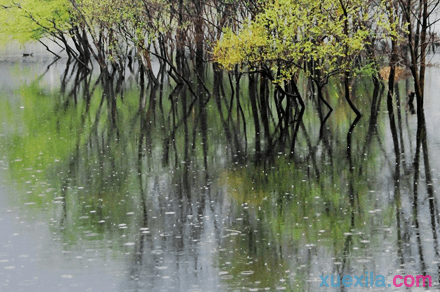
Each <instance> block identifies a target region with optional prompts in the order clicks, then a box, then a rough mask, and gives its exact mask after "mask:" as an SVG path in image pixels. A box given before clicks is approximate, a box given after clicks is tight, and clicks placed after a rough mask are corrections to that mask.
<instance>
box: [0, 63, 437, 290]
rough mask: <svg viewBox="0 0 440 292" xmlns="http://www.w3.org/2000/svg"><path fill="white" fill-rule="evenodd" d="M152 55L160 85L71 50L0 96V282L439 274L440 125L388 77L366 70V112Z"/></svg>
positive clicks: (119, 284)
mask: <svg viewBox="0 0 440 292" xmlns="http://www.w3.org/2000/svg"><path fill="white" fill-rule="evenodd" d="M182 62H183V61H182ZM46 65H47V64H46ZM196 65H197V64H196ZM158 66H159V68H158V70H156V71H155V72H153V73H151V72H150V74H155V76H154V77H155V80H158V82H157V83H156V82H152V81H151V78H148V75H144V74H141V75H140V76H141V78H140V79H139V80H137V78H136V76H138V75H137V72H138V71H141V72H142V70H144V69H143V68H142V66H137V65H136V64H132V65H131V68H130V70H127V71H126V72H125V74H119V73H118V72H116V73H115V74H114V76H105V75H103V74H98V73H96V72H93V73H91V72H89V71H88V70H87V69H84V68H82V69H81V66H79V65H78V64H75V63H67V64H66V66H65V67H64V69H65V70H64V71H63V72H62V73H61V74H60V75H59V80H60V81H61V82H60V83H59V85H57V86H56V87H53V86H47V84H46V83H45V82H44V80H46V79H45V78H46V76H47V75H45V74H42V75H40V77H38V78H36V79H33V78H29V80H28V82H27V83H25V84H21V85H20V86H16V87H14V89H13V90H10V91H7V93H6V94H3V95H1V98H2V102H3V104H4V106H3V107H2V109H1V115H2V116H3V117H4V120H3V129H2V136H1V137H0V138H1V139H2V142H3V143H2V145H3V146H2V149H1V150H2V157H4V158H3V160H2V161H3V162H2V163H3V164H2V168H4V170H3V172H2V173H1V175H2V177H4V180H3V183H2V186H3V188H2V189H1V191H0V193H1V197H0V201H1V202H2V206H6V207H2V209H1V218H2V221H3V222H7V224H2V226H4V227H2V229H1V231H2V233H3V234H7V239H5V240H4V241H3V242H2V246H3V249H2V250H1V257H0V263H1V264H2V266H1V269H2V270H1V272H0V275H1V277H2V278H5V279H9V281H6V282H3V283H2V285H3V286H4V287H5V289H9V288H12V289H16V287H18V286H14V285H16V284H12V283H13V282H16V283H21V284H23V285H25V286H23V285H21V284H20V285H21V286H20V287H23V289H22V290H23V291H34V290H35V288H39V289H44V290H47V291H77V290H75V289H83V288H85V289H84V290H87V289H90V291H102V290H104V291H242V290H243V291H265V290H271V291H272V290H277V289H278V290H285V291H319V290H320V289H321V288H320V287H319V285H320V283H321V280H320V277H319V276H320V275H334V276H337V275H339V276H340V277H341V278H342V277H343V275H346V274H350V275H363V274H365V273H366V272H368V273H370V272H373V273H374V274H375V275H384V276H385V277H386V281H387V284H388V283H391V281H392V277H393V276H394V275H396V274H402V275H406V274H412V275H418V274H427V275H431V277H432V279H433V282H434V283H438V281H439V266H438V253H439V251H438V234H437V233H438V231H439V230H438V229H439V228H438V224H439V219H438V207H437V200H438V199H437V196H436V192H435V191H436V182H437V180H438V175H439V174H438V171H437V170H436V169H435V168H434V167H433V165H435V164H436V163H435V162H432V161H431V160H432V159H433V158H432V157H433V156H434V155H433V154H432V153H435V152H436V148H435V147H434V146H430V145H432V144H430V135H429V134H431V135H434V134H435V133H432V132H431V133H429V131H428V129H427V124H429V123H427V121H426V119H425V117H424V116H418V117H417V116H414V115H411V114H410V113H409V112H407V111H406V110H405V109H404V108H403V107H402V106H401V103H402V101H401V100H399V101H398V102H397V103H395V104H394V103H387V104H385V103H384V102H383V100H384V99H383V96H384V91H385V87H384V85H382V84H381V83H380V82H379V80H377V79H374V78H373V79H372V78H371V77H364V78H362V79H360V80H359V82H358V85H357V86H358V87H357V89H356V94H357V97H356V99H357V100H356V102H357V103H358V104H363V105H364V107H365V108H368V111H367V110H365V111H364V113H365V115H364V117H363V118H361V119H360V118H352V117H351V116H350V115H348V114H347V112H349V111H347V110H346V109H344V108H343V107H342V106H339V107H338V108H336V110H335V111H334V112H333V113H332V114H331V115H329V116H324V115H323V114H322V115H319V114H317V113H316V108H315V107H316V104H315V103H314V101H311V102H309V103H308V104H300V103H299V100H296V99H294V98H291V99H289V96H288V95H286V94H287V93H282V92H277V93H274V94H278V95H279V96H277V98H276V99H275V101H274V104H270V105H269V104H265V103H266V102H268V100H269V99H268V98H266V97H265V96H266V95H267V94H269V89H268V88H267V87H266V86H268V84H266V81H267V80H257V79H256V78H254V77H252V76H251V77H249V78H248V79H247V78H245V77H244V76H238V75H234V74H232V73H227V74H226V72H222V71H219V70H218V68H215V67H214V68H212V69H210V68H204V67H203V66H202V65H200V64H198V65H197V66H195V69H194V70H193V71H194V72H192V71H191V70H189V69H188V68H190V66H189V65H188V64H183V63H181V64H178V65H177V67H176V68H177V72H179V74H188V75H190V74H194V76H193V79H192V80H193V85H191V86H190V85H189V84H182V83H181V82H176V81H173V77H172V76H171V77H170V76H168V75H167V72H166V68H165V65H164V64H159V65H158ZM54 68H55V67H53V65H52V66H50V67H49V68H47V66H44V68H42V69H41V72H44V71H45V70H48V71H47V72H48V73H46V74H53V73H54V70H55V69H54ZM6 70H9V71H7V72H8V73H7V74H9V75H11V76H13V74H14V73H13V72H12V71H10V69H6ZM56 70H58V69H56ZM433 70H434V69H433ZM190 71H191V72H192V73H191V72H190ZM130 72H131V73H130ZM176 80H178V79H177V78H176ZM227 85H232V86H230V87H227ZM432 86H434V85H432ZM403 87H404V84H400V85H398V86H397V87H396V92H400V91H401V90H404V88H403ZM257 89H258V90H257ZM296 90H297V91H298V92H299V90H300V89H296ZM307 90H308V89H307ZM405 90H406V89H405ZM242 92H248V96H249V98H243V95H242ZM325 94H327V95H328V96H331V94H333V95H335V96H337V93H336V92H326V93H325ZM310 98H313V96H311V97H310ZM332 100H333V101H334V102H337V99H332ZM390 105H393V106H390ZM272 106H273V107H272ZM259 108H265V109H268V111H269V110H270V109H273V111H274V112H275V111H278V113H279V114H280V116H282V117H283V119H281V120H277V121H275V119H274V118H273V116H271V112H268V113H266V114H261V113H260V112H258V111H257V109H259ZM385 108H386V109H387V110H385ZM427 110H428V111H429V107H427ZM368 112H369V114H367V113H368ZM429 115H430V113H429V112H427V116H429ZM396 117H397V118H396ZM271 119H272V120H271ZM434 137H435V136H434ZM435 139H437V138H436V137H435ZM434 145H437V144H434ZM18 217H19V218H23V219H16V218H18ZM14 222H15V223H14ZM21 222H23V223H21ZM21 224H25V225H26V226H27V227H23V226H24V225H21ZM18 231H19V232H18ZM15 233H23V234H24V236H25V237H26V238H29V239H28V240H29V241H34V242H36V243H37V244H36V245H37V249H36V251H34V249H33V247H32V245H30V244H24V245H21V244H19V243H18V241H14V240H12V239H13V238H14V234H15ZM23 254H27V255H29V256H28V257H27V258H29V260H24V262H23V269H22V270H20V273H16V272H15V271H17V270H18V264H16V263H18V262H20V261H21V259H22V258H24V257H21V255H23ZM12 262H14V263H13V264H12ZM42 262H44V263H42ZM47 262H50V263H51V264H48V263H47ZM52 263H53V264H52ZM51 265H53V266H51ZM11 266H14V268H10V267H11ZM53 267H55V268H53ZM32 277H37V279H35V278H32ZM41 278H42V279H44V280H38V279H41ZM32 279H34V280H32ZM54 279H56V280H54ZM20 281H21V282H20ZM80 283H81V284H80ZM17 285H19V284H17ZM75 285H76V286H75ZM81 285H82V286H81ZM101 285H102V286H101ZM17 289H18V288H17ZM20 289H21V288H20ZM57 289H58V290H57ZM322 289H325V288H322ZM365 289H369V288H365ZM396 289H397V288H396ZM335 290H337V291H351V290H349V289H344V288H343V287H340V288H338V289H335ZM356 291H357V290H356Z"/></svg>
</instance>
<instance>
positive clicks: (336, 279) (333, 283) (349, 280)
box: [319, 272, 432, 287]
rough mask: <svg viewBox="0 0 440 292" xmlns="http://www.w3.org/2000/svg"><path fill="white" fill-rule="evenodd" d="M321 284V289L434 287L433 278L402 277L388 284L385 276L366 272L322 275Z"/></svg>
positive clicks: (397, 276)
mask: <svg viewBox="0 0 440 292" xmlns="http://www.w3.org/2000/svg"><path fill="white" fill-rule="evenodd" d="M319 277H320V278H321V284H320V285H319V287H352V286H353V287H402V286H405V287H413V286H416V287H425V285H427V286H428V287H431V286H432V279H431V276H429V275H426V276H423V275H417V276H411V275H407V276H402V275H396V276H394V277H393V283H392V284H390V283H387V282H386V279H385V276H383V275H377V276H374V273H373V272H365V275H353V276H351V275H344V276H342V277H341V276H340V275H337V276H335V275H324V276H322V275H320V276H319Z"/></svg>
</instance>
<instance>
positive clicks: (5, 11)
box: [0, 0, 71, 43]
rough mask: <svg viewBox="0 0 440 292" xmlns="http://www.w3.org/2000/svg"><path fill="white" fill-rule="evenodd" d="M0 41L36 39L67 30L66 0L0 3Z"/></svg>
mask: <svg viewBox="0 0 440 292" xmlns="http://www.w3.org/2000/svg"><path fill="white" fill-rule="evenodd" d="M0 2H1V5H2V6H0V40H1V41H0V42H6V41H9V40H10V39H11V38H13V39H15V40H18V41H19V42H21V43H25V42H28V41H30V40H38V39H41V38H43V37H45V36H47V35H48V34H49V33H51V32H56V31H64V32H66V31H68V29H69V28H70V22H69V20H70V8H71V4H70V1H69V0H44V1H43V0H21V1H9V0H1V1H0Z"/></svg>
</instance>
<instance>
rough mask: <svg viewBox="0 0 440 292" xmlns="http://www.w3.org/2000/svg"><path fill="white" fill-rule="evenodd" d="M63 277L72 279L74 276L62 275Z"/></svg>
mask: <svg viewBox="0 0 440 292" xmlns="http://www.w3.org/2000/svg"><path fill="white" fill-rule="evenodd" d="M61 278H64V279H72V278H73V275H61Z"/></svg>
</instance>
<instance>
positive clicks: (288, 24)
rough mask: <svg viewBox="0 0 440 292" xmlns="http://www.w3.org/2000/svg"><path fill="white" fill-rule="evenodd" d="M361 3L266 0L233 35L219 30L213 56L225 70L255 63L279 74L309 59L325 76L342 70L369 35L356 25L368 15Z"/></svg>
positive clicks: (295, 68)
mask: <svg viewBox="0 0 440 292" xmlns="http://www.w3.org/2000/svg"><path fill="white" fill-rule="evenodd" d="M341 3H342V4H343V5H344V6H342V4H341ZM365 5H366V4H365V2H364V1H361V0H353V1H339V0H338V1H336V0H322V1H314V0H295V1H292V0H276V1H271V2H270V3H268V4H267V5H266V7H265V9H264V11H263V12H262V13H260V14H258V15H257V17H256V19H255V20H254V21H252V22H250V23H249V24H247V25H245V26H244V27H243V29H242V30H241V31H240V32H239V33H237V34H236V33H234V32H232V31H231V30H226V31H225V33H224V35H223V38H222V39H221V40H220V41H219V42H218V43H217V44H216V46H215V48H214V52H213V55H214V59H215V60H216V61H217V62H218V63H220V64H221V65H222V66H224V67H225V68H227V69H231V68H232V67H233V66H234V65H236V64H244V65H253V66H259V65H261V62H265V63H266V64H268V65H269V67H270V68H273V69H274V68H276V66H281V68H279V69H281V73H282V74H283V77H284V78H290V76H291V75H292V73H293V72H294V71H295V70H297V68H303V62H304V61H310V60H311V59H313V60H314V61H315V66H317V67H316V69H319V70H321V72H323V73H326V74H332V73H334V72H341V71H343V70H347V69H348V68H349V67H350V65H351V61H352V60H353V57H354V56H356V55H357V54H359V53H360V52H361V51H362V50H363V49H364V45H365V43H366V37H367V36H368V34H369V33H370V32H369V31H368V30H367V29H366V28H365V27H364V26H363V25H362V24H363V22H364V21H363V20H366V19H367V18H368V17H369V15H364V11H367V9H365ZM344 10H345V12H346V13H344ZM345 15H347V17H346V16H345ZM282 79H283V78H282Z"/></svg>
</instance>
